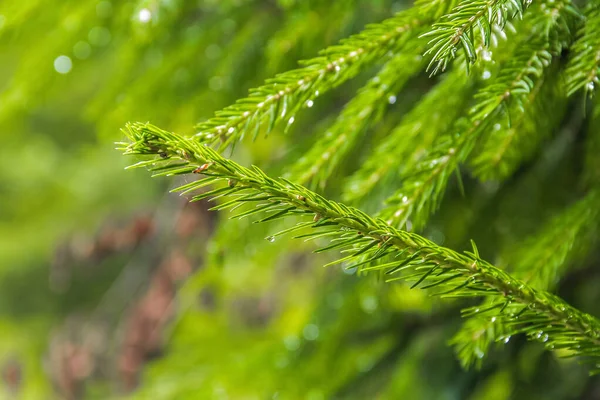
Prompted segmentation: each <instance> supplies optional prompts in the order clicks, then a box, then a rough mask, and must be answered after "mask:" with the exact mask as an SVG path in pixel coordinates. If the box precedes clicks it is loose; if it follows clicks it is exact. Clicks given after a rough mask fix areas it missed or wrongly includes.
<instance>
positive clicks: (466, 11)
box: [422, 0, 531, 74]
mask: <svg viewBox="0 0 600 400" xmlns="http://www.w3.org/2000/svg"><path fill="white" fill-rule="evenodd" d="M530 3H531V1H528V0H463V1H461V2H460V3H459V4H458V5H457V6H456V7H455V8H453V9H452V11H450V13H448V14H447V15H445V16H443V17H442V18H441V19H440V20H439V21H438V22H436V23H434V24H433V26H432V28H431V30H430V31H428V32H427V33H425V34H423V35H422V36H423V37H428V38H430V40H429V44H430V45H431V46H430V48H429V49H428V50H427V52H426V53H425V54H426V55H432V58H431V62H430V64H429V67H428V69H431V70H432V72H433V73H434V74H435V73H437V72H438V71H443V70H445V69H446V66H447V65H448V63H449V62H450V61H451V60H453V59H454V58H455V57H456V54H457V51H458V49H459V48H461V47H462V48H463V49H464V53H465V56H466V60H467V62H468V63H473V62H475V61H476V60H477V50H476V45H475V40H474V36H475V32H477V31H478V32H479V34H480V36H481V40H482V43H484V46H486V47H487V46H489V44H490V40H491V38H492V31H493V28H494V26H498V27H500V29H503V28H504V26H505V25H506V23H507V22H508V21H510V20H511V19H513V18H515V17H516V16H519V17H522V15H523V12H524V11H525V9H526V8H527V7H528V6H529V4H530Z"/></svg>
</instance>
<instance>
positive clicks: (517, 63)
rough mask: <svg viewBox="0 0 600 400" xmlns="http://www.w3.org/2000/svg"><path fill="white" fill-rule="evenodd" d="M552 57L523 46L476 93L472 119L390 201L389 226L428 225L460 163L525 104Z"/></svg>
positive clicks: (540, 46) (440, 143)
mask: <svg viewBox="0 0 600 400" xmlns="http://www.w3.org/2000/svg"><path fill="white" fill-rule="evenodd" d="M551 57H552V54H551V53H550V52H549V51H548V50H547V43H545V42H543V41H538V42H531V41H529V42H524V43H522V47H521V48H520V49H519V50H518V52H517V54H515V56H514V58H512V59H511V60H509V61H508V62H507V63H506V65H505V66H504V67H503V68H502V69H501V71H500V73H499V75H498V77H497V78H496V79H494V82H493V83H491V84H489V85H487V86H484V87H483V88H481V89H480V90H479V91H478V93H477V94H476V95H475V98H476V99H477V100H479V101H478V103H477V104H476V105H475V106H473V107H472V108H471V109H470V110H469V115H468V117H466V118H461V119H459V120H458V121H457V122H456V124H455V125H454V127H452V128H451V130H450V131H449V133H447V134H445V135H443V136H441V137H440V138H439V139H438V140H437V143H435V144H434V147H433V149H432V150H431V151H430V152H429V153H428V154H427V156H425V157H424V158H423V159H422V160H421V161H420V162H419V163H418V164H416V165H415V166H414V167H413V168H411V169H409V170H407V171H406V172H405V176H406V179H405V180H404V182H403V184H402V187H401V188H400V189H399V190H398V191H397V192H396V193H394V194H393V195H392V196H390V197H389V198H388V200H387V203H388V205H387V207H386V208H385V209H384V210H383V211H382V216H383V217H384V218H386V219H387V220H388V223H390V224H393V225H398V226H404V225H405V224H406V223H407V222H408V221H409V219H412V224H413V226H415V228H416V229H418V228H420V227H422V226H423V225H424V224H425V222H426V220H427V219H428V218H429V216H430V215H431V214H433V212H435V211H436V210H437V208H438V207H439V204H440V202H441V199H442V197H443V194H444V191H445V189H446V185H447V183H448V180H449V179H450V177H451V176H452V173H453V172H454V171H455V170H456V168H457V167H458V165H459V164H460V163H462V162H464V161H465V160H466V159H467V157H468V156H469V154H470V153H471V151H472V150H473V148H474V146H475V144H476V143H477V141H478V140H479V138H480V137H481V136H482V134H483V133H485V132H486V130H487V129H489V127H490V126H491V125H492V122H493V121H495V120H496V118H497V117H498V116H499V115H500V114H501V113H502V111H504V110H505V109H506V107H507V104H508V102H509V101H512V102H517V101H520V100H521V99H522V98H523V97H524V96H526V95H527V94H528V93H529V92H530V91H531V90H532V89H533V85H534V84H535V82H536V81H537V80H538V79H539V78H540V77H541V76H542V74H543V72H544V69H545V68H546V66H547V65H548V64H549V62H550V59H551Z"/></svg>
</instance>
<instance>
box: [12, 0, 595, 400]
mask: <svg viewBox="0 0 600 400" xmlns="http://www.w3.org/2000/svg"><path fill="white" fill-rule="evenodd" d="M408 5H409V4H407V2H402V1H391V0H339V1H335V2H330V1H322V0H304V1H303V0H137V1H109V0H101V1H98V0H45V1H42V0H19V1H16V0H3V1H2V2H1V3H0V138H1V140H2V144H1V145H0V373H1V383H0V398H3V399H4V398H6V399H54V398H57V399H58V398H64V399H84V398H85V399H105V398H139V399H185V398H192V399H311V400H317V399H328V398H356V399H365V398H381V399H387V398H404V396H406V398H411V399H464V398H469V399H506V398H544V399H571V398H572V399H576V398H589V399H593V398H600V381H599V380H598V378H588V376H587V370H586V369H585V368H584V367H581V366H579V365H578V364H577V362H576V360H563V359H558V358H557V357H556V356H555V355H554V354H552V353H549V352H545V351H544V350H543V347H542V346H541V345H539V344H535V343H528V342H526V340H525V339H524V338H515V339H514V340H512V341H511V342H510V343H509V344H508V345H506V346H503V347H502V348H500V349H499V350H495V351H494V352H492V353H490V354H486V357H487V358H486V360H485V361H484V363H483V367H482V368H481V370H471V371H465V370H463V369H461V367H460V365H459V363H458V361H457V360H456V357H455V355H454V354H453V350H452V348H451V347H450V346H448V339H449V338H450V337H451V336H452V335H453V334H454V333H455V332H456V331H457V329H458V328H459V326H460V323H461V319H460V312H459V310H460V308H461V304H458V303H452V302H448V301H444V302H439V301H438V300H437V299H433V298H430V297H428V296H427V293H425V292H422V291H410V290H409V289H408V288H407V287H405V286H403V285H387V284H384V283H383V282H382V280H380V279H378V278H377V277H376V276H368V277H358V276H356V273H355V271H352V270H341V269H340V268H338V267H336V268H330V269H325V268H321V265H323V264H324V263H326V262H327V261H328V260H330V258H331V257H333V256H334V255H316V254H311V251H312V250H313V249H314V246H313V245H312V244H310V243H309V244H305V243H303V242H301V241H292V240H289V239H287V238H285V237H284V238H277V240H276V241H274V242H271V241H268V240H263V239H262V238H264V237H267V236H268V235H269V233H272V232H275V231H277V228H278V226H280V224H276V223H273V224H270V225H269V224H264V225H253V224H252V223H251V222H252V221H247V220H241V221H238V220H236V221H229V220H228V219H227V215H226V214H222V215H221V214H217V213H214V212H208V211H207V208H208V205H207V204H206V203H202V202H200V203H194V204H187V203H186V201H185V199H184V198H181V197H179V196H177V195H175V194H168V190H169V189H171V188H174V187H175V186H176V185H177V183H178V182H175V181H173V180H168V179H150V177H149V175H148V174H147V173H146V172H145V171H142V170H132V171H124V170H123V168H124V167H125V166H127V165H128V164H130V163H132V162H133V161H135V160H132V159H126V158H125V157H123V156H122V155H121V154H119V152H117V151H115V150H114V147H115V145H114V142H115V141H120V140H123V139H124V135H123V134H122V133H121V132H120V128H122V127H123V126H124V124H125V123H126V122H127V121H151V122H152V123H154V124H156V125H158V126H161V127H163V128H166V129H169V130H172V131H177V132H180V133H194V131H193V126H194V124H196V123H198V122H200V121H202V120H205V119H207V118H209V117H210V116H211V115H212V113H213V112H214V111H215V110H218V109H220V108H222V107H224V106H227V105H229V104H230V103H232V102H233V101H235V99H237V98H239V97H242V96H244V95H245V93H246V92H247V90H248V89H249V88H251V87H254V86H256V85H259V84H260V83H261V82H262V81H263V80H264V79H265V78H268V77H270V76H272V75H274V74H275V73H278V72H282V71H285V70H288V69H291V68H294V67H296V66H297V60H300V59H305V58H309V57H312V56H314V55H315V54H316V53H317V51H318V50H319V49H321V48H323V47H325V46H327V45H330V44H333V43H335V42H336V41H337V40H339V39H340V38H343V37H345V36H348V35H349V34H352V33H355V32H357V31H359V30H360V29H362V27H364V25H365V24H367V23H370V22H377V21H380V20H382V19H383V18H386V17H389V16H391V15H392V14H393V13H394V12H395V11H398V10H400V9H402V8H404V7H406V6H408ZM372 72H373V71H367V73H366V74H365V76H359V77H358V78H357V79H355V80H354V81H352V82H350V83H348V84H345V85H343V86H342V87H340V88H339V89H337V90H335V91H334V92H332V93H330V94H327V95H325V96H322V97H320V98H319V99H318V101H316V102H315V106H314V107H312V109H311V110H304V111H302V112H301V113H300V115H299V118H296V123H295V126H294V127H293V129H292V130H291V131H290V132H289V133H288V134H286V135H283V134H282V132H281V131H280V130H279V131H277V130H276V131H275V132H273V133H272V134H271V135H270V136H269V138H267V139H265V138H261V139H259V140H257V141H256V142H255V143H250V142H249V141H246V142H244V144H243V145H241V146H238V147H237V148H236V152H235V154H234V158H235V159H236V160H237V161H239V162H241V163H243V164H245V165H250V164H252V163H254V164H257V165H260V166H261V167H264V168H265V169H266V170H267V171H268V172H269V173H271V174H274V175H277V174H280V173H281V171H283V170H285V167H286V165H288V164H289V163H290V160H294V159H296V158H298V157H299V155H300V154H302V153H303V152H305V151H306V149H308V148H309V147H310V146H311V144H312V143H313V142H314V139H315V138H316V137H318V135H319V134H322V133H323V132H324V130H325V129H326V126H327V125H328V124H330V123H331V121H332V119H333V118H334V117H335V115H336V114H337V113H339V111H340V109H341V108H342V107H343V105H344V104H345V102H346V101H347V100H348V99H349V98H351V97H352V96H353V95H354V93H355V92H356V90H357V89H358V88H360V86H361V85H362V84H364V82H365V81H366V79H367V78H368V76H369V74H370V73H372ZM430 86H431V83H430V81H429V80H428V79H427V76H425V75H423V76H420V77H418V78H417V79H415V81H414V82H411V84H410V85H409V88H408V90H407V91H406V92H405V93H403V96H401V97H400V96H399V98H398V101H396V99H394V104H393V105H390V112H389V113H388V115H386V117H385V118H384V119H383V120H382V122H380V123H378V124H377V125H376V126H374V127H373V128H372V129H371V130H372V132H370V134H369V135H365V136H366V138H365V139H364V143H362V145H363V146H366V148H370V147H372V143H373V142H375V141H377V139H378V138H380V137H381V136H382V135H384V134H385V133H386V132H389V130H390V128H391V127H393V126H394V125H395V124H396V123H397V122H398V121H399V120H400V118H401V117H402V115H403V114H404V113H405V111H406V110H408V109H410V107H411V105H412V103H413V102H414V101H415V100H416V99H417V98H418V97H419V96H421V94H422V93H423V92H424V91H425V90H426V89H427V88H428V87H430ZM579 145H580V144H579V143H578V139H577V138H576V137H574V135H572V134H570V133H569V132H568V131H567V132H565V133H562V134H561V133H560V132H559V133H558V134H557V135H556V136H555V137H554V138H553V139H552V140H551V141H549V142H548V143H547V144H546V147H547V151H545V152H544V154H542V155H539V157H538V158H537V159H536V160H534V161H532V162H531V163H530V164H529V165H527V166H526V168H524V169H523V171H519V173H518V174H517V175H516V177H515V178H514V179H511V180H510V181H509V182H506V183H503V184H502V185H501V184H499V183H489V184H479V183H476V182H474V181H471V180H469V179H468V178H467V179H466V181H465V186H466V189H467V196H466V198H463V197H461V196H460V194H459V193H458V192H459V190H458V189H457V188H455V187H451V188H450V194H449V196H448V197H447V198H446V200H445V202H444V205H443V207H442V210H441V212H440V213H438V215H437V216H436V218H435V219H434V221H433V222H432V224H431V226H430V227H429V228H428V229H427V231H426V232H425V234H426V235H427V236H428V237H430V238H433V239H434V240H435V241H436V242H438V243H443V244H445V245H448V246H450V247H453V248H456V249H463V248H468V240H469V239H470V238H474V239H476V240H477V242H478V244H479V248H480V251H481V252H482V253H483V254H484V255H485V257H487V258H488V259H490V260H491V261H495V260H497V259H498V257H499V256H498V253H499V252H498V249H504V248H510V247H511V246H514V245H515V244H518V243H520V242H521V241H522V240H524V238H526V237H527V236H528V235H531V234H532V233H534V232H535V228H536V227H537V226H538V225H539V221H540V220H542V219H545V218H548V217H549V216H550V215H552V214H553V213H554V212H556V210H559V209H560V208H562V207H564V206H565V205H566V204H568V203H569V202H570V201H572V200H573V198H574V194H573V193H574V192H573V191H570V190H569V188H572V187H574V183H573V182H574V181H575V179H574V177H575V176H576V175H577V174H578V172H579V170H578V168H579V164H578V162H577V157H576V156H575V155H574V154H575V152H574V151H573V149H576V148H577V146H579ZM360 147H361V146H357V148H360ZM355 169H356V166H355V165H353V164H352V162H348V163H347V165H344V166H343V167H342V168H340V171H338V172H337V174H338V178H337V179H333V180H332V182H331V184H330V185H329V186H328V187H327V188H326V189H325V192H326V193H327V194H328V195H329V196H331V197H333V198H339V188H340V186H341V183H340V182H341V180H342V178H343V177H344V176H346V175H348V172H350V171H353V170H355ZM338 181H339V182H338ZM179 183H182V182H179ZM549 183H553V184H549ZM375 197H376V196H375ZM524 198H528V199H530V201H529V202H527V203H525V204H524V203H523V201H522V200H523V199H524ZM492 199H494V200H493V201H492ZM379 200H380V199H373V200H371V201H372V203H370V204H369V203H368V201H367V202H366V203H365V204H363V205H362V206H363V207H364V208H365V209H373V208H374V207H375V206H374V204H379ZM540 201H543V203H544V207H539V206H538V203H539V202H540ZM292 223H293V222H292V221H290V222H287V223H285V225H289V224H292ZM597 258H598V255H597V254H596V255H595V257H591V258H590V257H587V258H585V260H584V261H581V263H580V264H581V265H580V266H579V268H578V269H575V272H573V273H572V275H569V276H568V277H566V278H565V279H564V281H563V282H562V283H561V286H560V288H559V293H560V294H561V295H563V296H564V297H565V298H566V299H567V300H569V301H571V302H572V303H573V304H574V305H575V306H578V307H581V308H583V309H584V310H588V311H590V310H592V311H593V310H594V305H597V304H598V303H599V302H600V296H599V295H598V290H597V283H598V282H599V281H600V280H599V278H600V277H599V276H598V274H599V272H598V269H597V268H596V269H595V270H594V269H593V268H591V267H590V266H593V265H594V263H593V261H594V260H595V259H597ZM594 274H595V275H594ZM595 309H596V310H597V306H596V307H595Z"/></svg>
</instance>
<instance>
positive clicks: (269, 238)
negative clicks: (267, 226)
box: [265, 236, 275, 243]
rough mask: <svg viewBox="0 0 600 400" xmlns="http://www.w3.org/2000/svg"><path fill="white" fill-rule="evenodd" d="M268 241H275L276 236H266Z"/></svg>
mask: <svg viewBox="0 0 600 400" xmlns="http://www.w3.org/2000/svg"><path fill="white" fill-rule="evenodd" d="M265 240H266V241H268V242H271V243H273V242H274V241H275V236H267V237H266V238H265Z"/></svg>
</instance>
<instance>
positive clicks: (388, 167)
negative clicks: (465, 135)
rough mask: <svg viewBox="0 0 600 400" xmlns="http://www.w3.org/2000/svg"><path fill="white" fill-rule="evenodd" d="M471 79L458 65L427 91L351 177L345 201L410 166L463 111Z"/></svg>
mask: <svg viewBox="0 0 600 400" xmlns="http://www.w3.org/2000/svg"><path fill="white" fill-rule="evenodd" d="M472 82H473V81H472V80H469V79H468V77H467V75H466V74H465V73H464V70H462V69H460V68H459V69H457V70H455V71H453V72H451V73H450V74H449V75H448V76H447V77H445V78H444V80H443V81H442V82H441V83H439V84H438V85H437V86H436V87H435V88H433V89H432V90H431V91H430V92H428V93H427V95H426V96H425V98H424V99H423V100H421V101H419V103H418V104H417V105H416V106H415V107H414V108H413V109H412V110H411V111H410V112H409V113H408V114H407V115H406V116H405V117H404V118H403V120H402V121H401V123H400V124H399V125H398V126H397V127H396V128H395V129H394V130H393V131H392V132H391V133H390V134H389V135H388V136H387V137H386V138H384V140H383V141H382V142H381V143H380V144H379V145H378V146H377V147H376V148H375V150H374V151H373V153H371V154H370V155H369V157H368V158H367V160H366V161H365V162H364V163H363V165H362V166H361V167H360V169H359V170H358V171H357V172H356V173H354V175H352V176H351V177H350V178H349V180H348V182H347V184H346V185H345V188H344V195H343V198H344V200H345V201H355V200H358V199H359V198H362V197H364V196H366V195H367V194H368V193H370V192H371V191H372V190H373V188H374V187H375V185H376V184H377V183H378V182H381V181H382V180H385V179H386V177H389V176H390V174H392V173H395V172H399V171H400V170H401V169H402V170H405V169H410V167H411V166H413V165H414V163H415V162H417V161H418V159H419V157H421V156H422V154H423V153H425V152H426V150H427V149H428V148H429V146H430V145H431V144H432V143H433V141H434V140H435V139H436V138H437V136H438V135H440V134H441V133H443V132H445V131H446V130H448V128H449V127H450V125H451V124H452V122H453V121H454V120H455V119H456V118H457V117H458V116H459V115H460V113H461V112H462V111H463V108H464V106H465V103H466V102H467V99H468V98H469V93H470V91H471V90H472V87H473V85H472ZM424 119H426V121H427V124H426V126H425V125H424V122H423V121H424ZM390 154H394V157H390Z"/></svg>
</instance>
